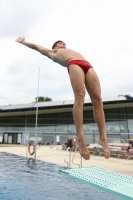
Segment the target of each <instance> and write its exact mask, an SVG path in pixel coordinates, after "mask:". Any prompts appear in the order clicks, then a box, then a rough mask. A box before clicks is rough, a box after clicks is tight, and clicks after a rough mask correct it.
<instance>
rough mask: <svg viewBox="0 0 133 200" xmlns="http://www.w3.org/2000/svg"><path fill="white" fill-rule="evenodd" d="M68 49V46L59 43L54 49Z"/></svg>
mask: <svg viewBox="0 0 133 200" xmlns="http://www.w3.org/2000/svg"><path fill="white" fill-rule="evenodd" d="M60 48H66V44H65V43H64V42H58V43H57V44H56V46H55V48H54V49H60Z"/></svg>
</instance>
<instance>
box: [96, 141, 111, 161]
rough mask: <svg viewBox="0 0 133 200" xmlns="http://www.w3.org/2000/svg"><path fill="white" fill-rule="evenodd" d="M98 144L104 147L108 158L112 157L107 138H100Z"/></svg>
mask: <svg viewBox="0 0 133 200" xmlns="http://www.w3.org/2000/svg"><path fill="white" fill-rule="evenodd" d="M98 144H99V145H101V146H102V147H103V149H104V156H105V158H106V159H108V158H109V157H110V151H109V147H108V142H107V140H99V141H98Z"/></svg>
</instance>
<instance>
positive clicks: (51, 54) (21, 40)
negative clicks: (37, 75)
mask: <svg viewBox="0 0 133 200" xmlns="http://www.w3.org/2000/svg"><path fill="white" fill-rule="evenodd" d="M15 41H16V42H18V43H21V44H23V45H25V46H27V47H29V48H31V49H34V50H36V51H39V52H40V53H41V54H43V55H44V56H47V57H48V58H50V59H52V60H54V55H55V53H54V52H53V51H52V50H50V49H47V48H45V47H42V46H40V45H37V44H33V43H30V42H27V41H26V40H25V38H24V37H19V38H18V39H16V40H15Z"/></svg>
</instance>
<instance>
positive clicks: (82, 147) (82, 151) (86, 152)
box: [77, 138, 90, 160]
mask: <svg viewBox="0 0 133 200" xmlns="http://www.w3.org/2000/svg"><path fill="white" fill-rule="evenodd" d="M77 142H78V150H79V153H80V155H81V156H82V157H83V158H84V159H85V160H89V159H90V152H89V150H88V149H87V147H86V143H85V141H84V138H83V139H82V138H78V141H77Z"/></svg>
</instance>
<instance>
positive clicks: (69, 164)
mask: <svg viewBox="0 0 133 200" xmlns="http://www.w3.org/2000/svg"><path fill="white" fill-rule="evenodd" d="M69 150H70V151H69ZM66 151H67V153H66V156H65V158H64V162H65V163H67V166H71V148H70V147H68V148H67V150H66ZM68 151H69V162H68V161H66V158H67V156H68Z"/></svg>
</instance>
